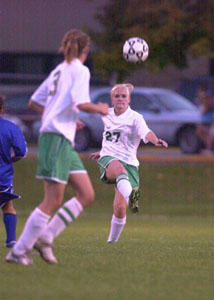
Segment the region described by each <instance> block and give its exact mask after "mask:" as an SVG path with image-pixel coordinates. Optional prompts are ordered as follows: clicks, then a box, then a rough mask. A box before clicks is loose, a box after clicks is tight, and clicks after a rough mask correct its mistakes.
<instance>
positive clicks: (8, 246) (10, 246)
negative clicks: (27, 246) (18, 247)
mask: <svg viewBox="0 0 214 300" xmlns="http://www.w3.org/2000/svg"><path fill="white" fill-rule="evenodd" d="M15 244H16V241H10V242H9V243H6V244H5V245H6V247H7V248H13V247H14V246H15Z"/></svg>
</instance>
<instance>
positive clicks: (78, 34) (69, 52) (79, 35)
mask: <svg viewBox="0 0 214 300" xmlns="http://www.w3.org/2000/svg"><path fill="white" fill-rule="evenodd" d="M89 43H90V38H89V36H88V35H87V34H86V33H84V32H82V31H81V30H77V29H72V30H70V31H68V32H67V33H66V34H65V35H64V37H63V40H62V43H61V47H60V48H59V52H60V53H63V54H64V57H65V60H66V61H67V62H71V61H72V60H73V59H74V58H78V57H80V55H81V54H82V51H83V49H84V48H85V47H86V46H89Z"/></svg>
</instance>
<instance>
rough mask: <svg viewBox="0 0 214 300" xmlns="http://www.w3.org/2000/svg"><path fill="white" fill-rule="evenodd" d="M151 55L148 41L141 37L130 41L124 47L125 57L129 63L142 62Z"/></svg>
mask: <svg viewBox="0 0 214 300" xmlns="http://www.w3.org/2000/svg"><path fill="white" fill-rule="evenodd" d="M148 55H149V46H148V44H147V42H146V41H144V40H143V39H141V38H139V37H132V38H130V39H128V40H127V41H126V42H125V44H124V45H123V57H124V58H125V60H127V61H128V62H133V63H137V62H142V61H145V60H146V59H147V57H148Z"/></svg>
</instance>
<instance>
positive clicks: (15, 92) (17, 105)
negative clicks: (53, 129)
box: [0, 86, 41, 142]
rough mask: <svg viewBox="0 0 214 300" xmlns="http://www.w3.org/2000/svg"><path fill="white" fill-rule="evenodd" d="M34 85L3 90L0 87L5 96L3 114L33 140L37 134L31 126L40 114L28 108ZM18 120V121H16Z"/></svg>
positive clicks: (29, 139) (28, 138)
mask: <svg viewBox="0 0 214 300" xmlns="http://www.w3.org/2000/svg"><path fill="white" fill-rule="evenodd" d="M34 90H35V87H20V86H19V87H15V88H13V87H10V88H7V89H5V90H3V89H2V87H1V89H0V92H1V94H3V95H5V96H6V100H5V114H6V117H7V118H11V119H13V120H14V123H16V124H17V122H18V123H19V124H20V125H19V124H17V125H18V126H19V127H20V129H21V130H22V128H23V130H22V131H23V133H24V135H25V137H26V139H27V140H28V141H31V142H33V141H35V140H36V138H37V136H34V131H33V126H34V123H35V122H36V121H37V120H40V118H41V116H40V115H38V114H37V113H35V112H33V111H31V110H29V109H28V106H27V104H28V100H29V99H30V97H31V95H32V93H33V92H34ZM17 120H19V121H17Z"/></svg>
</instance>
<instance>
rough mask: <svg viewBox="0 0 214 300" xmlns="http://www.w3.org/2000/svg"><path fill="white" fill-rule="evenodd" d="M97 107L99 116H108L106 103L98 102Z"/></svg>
mask: <svg viewBox="0 0 214 300" xmlns="http://www.w3.org/2000/svg"><path fill="white" fill-rule="evenodd" d="M97 105H98V107H99V111H100V114H101V115H104V116H105V115H107V114H108V108H109V106H108V104H107V103H101V102H98V103H97Z"/></svg>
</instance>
